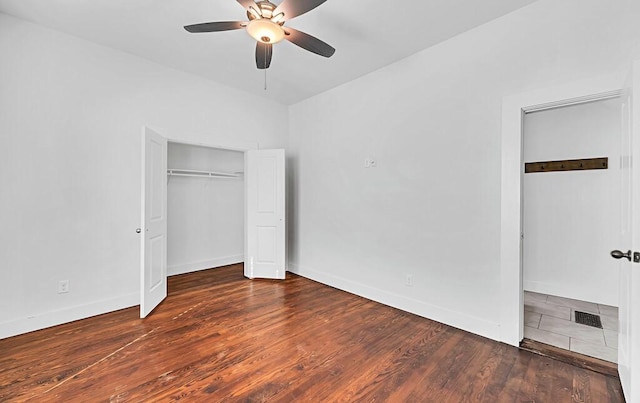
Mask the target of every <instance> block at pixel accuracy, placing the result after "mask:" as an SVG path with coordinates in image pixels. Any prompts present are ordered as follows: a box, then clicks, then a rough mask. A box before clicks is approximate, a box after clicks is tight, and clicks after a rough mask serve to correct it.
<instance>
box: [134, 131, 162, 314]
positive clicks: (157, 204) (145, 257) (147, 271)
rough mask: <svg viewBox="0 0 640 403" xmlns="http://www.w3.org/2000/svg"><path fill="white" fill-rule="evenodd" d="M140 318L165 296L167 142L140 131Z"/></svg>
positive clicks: (157, 136) (147, 132) (149, 132)
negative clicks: (141, 223) (141, 222)
mask: <svg viewBox="0 0 640 403" xmlns="http://www.w3.org/2000/svg"><path fill="white" fill-rule="evenodd" d="M144 130H145V131H144V135H143V141H144V144H143V149H142V153H143V154H142V218H143V220H144V222H143V226H142V235H143V236H142V252H141V256H142V259H141V265H142V267H141V270H140V273H141V278H140V317H141V318H144V317H146V316H147V315H148V314H149V313H150V312H151V311H152V310H153V309H154V308H155V307H156V306H157V305H158V304H159V303H160V302H162V300H163V299H165V298H166V297H167V139H165V138H164V137H162V136H160V135H159V134H158V133H156V132H154V131H153V130H151V129H149V128H145V129H144Z"/></svg>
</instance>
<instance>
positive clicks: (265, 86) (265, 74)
mask: <svg viewBox="0 0 640 403" xmlns="http://www.w3.org/2000/svg"><path fill="white" fill-rule="evenodd" d="M264 61H265V68H264V90H265V91H266V90H267V67H266V63H267V47H266V46H265V47H264Z"/></svg>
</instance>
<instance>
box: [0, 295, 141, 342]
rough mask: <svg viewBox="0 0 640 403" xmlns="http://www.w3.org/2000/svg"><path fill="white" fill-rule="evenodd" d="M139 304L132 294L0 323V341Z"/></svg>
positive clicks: (138, 299)
mask: <svg viewBox="0 0 640 403" xmlns="http://www.w3.org/2000/svg"><path fill="white" fill-rule="evenodd" d="M139 304H140V294H138V293H133V294H127V295H122V296H119V297H116V298H111V299H107V300H102V301H96V302H91V303H89V304H86V305H79V306H74V307H70V308H65V309H60V310H57V311H51V312H45V313H42V314H38V315H33V316H28V317H26V318H20V319H16V320H12V321H9V322H4V323H0V339H4V338H7V337H11V336H16V335H19V334H23V333H28V332H33V331H34V330H40V329H45V328H48V327H52V326H57V325H61V324H63V323H68V322H73V321H74V320H79V319H85V318H89V317H91V316H96V315H102V314H103V313H108V312H113V311H117V310H119V309H123V308H129V307H132V306H135V305H139Z"/></svg>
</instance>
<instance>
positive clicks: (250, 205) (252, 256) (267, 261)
mask: <svg viewBox="0 0 640 403" xmlns="http://www.w3.org/2000/svg"><path fill="white" fill-rule="evenodd" d="M284 181H285V163H284V150H251V151H247V153H246V154H245V186H246V195H245V197H246V202H245V203H246V205H245V208H246V217H245V226H246V230H245V261H244V275H245V276H246V277H249V278H272V279H284V278H285V271H286V268H285V184H284Z"/></svg>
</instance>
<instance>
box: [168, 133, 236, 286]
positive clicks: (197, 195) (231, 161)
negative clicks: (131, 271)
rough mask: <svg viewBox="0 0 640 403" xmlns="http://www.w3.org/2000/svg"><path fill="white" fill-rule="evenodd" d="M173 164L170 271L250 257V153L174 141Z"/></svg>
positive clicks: (170, 156)
mask: <svg viewBox="0 0 640 403" xmlns="http://www.w3.org/2000/svg"><path fill="white" fill-rule="evenodd" d="M167 166H168V171H169V172H168V175H167V181H168V185H167V218H168V222H167V234H168V235H167V275H170V276H171V275H176V274H182V273H188V272H192V271H197V270H203V269H208V268H212V267H219V266H224V265H227V264H232V263H239V262H242V261H244V179H243V175H242V171H243V169H244V153H243V152H241V151H231V150H223V149H217V148H210V147H203V146H195V145H187V144H180V143H172V142H169V146H168V159H167ZM208 173H211V174H210V175H209V174H208ZM192 175H193V176H192Z"/></svg>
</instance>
